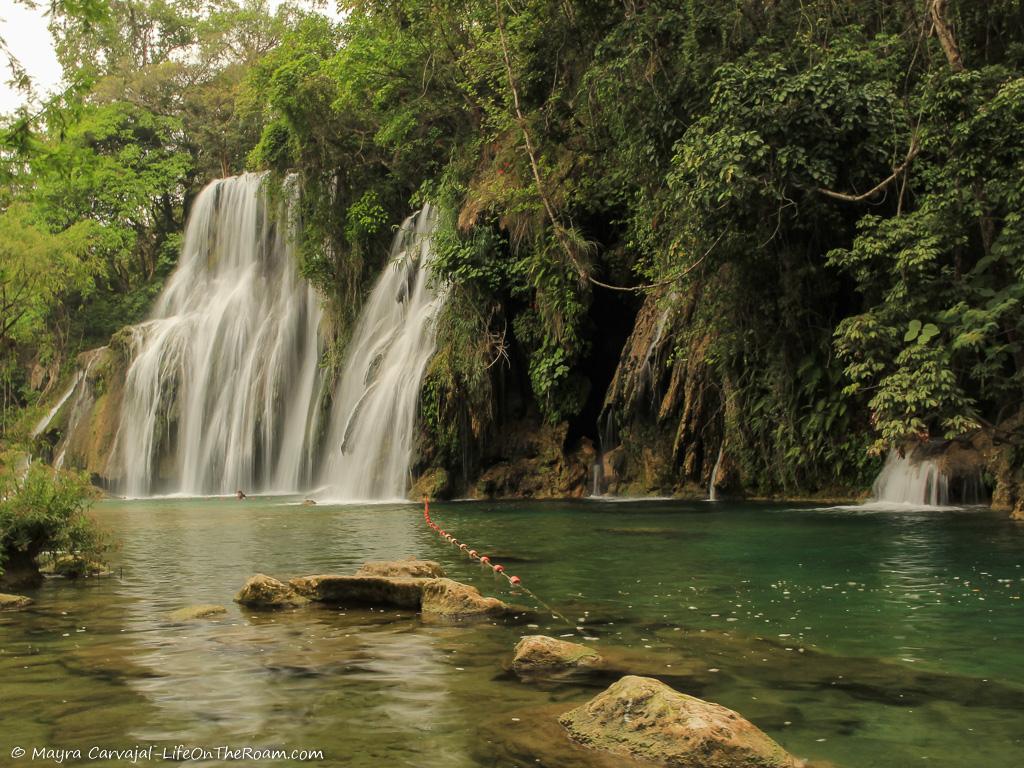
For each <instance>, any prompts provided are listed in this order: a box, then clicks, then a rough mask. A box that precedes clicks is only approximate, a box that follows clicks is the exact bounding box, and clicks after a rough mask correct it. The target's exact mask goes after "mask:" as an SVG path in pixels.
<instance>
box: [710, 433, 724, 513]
mask: <svg viewBox="0 0 1024 768" xmlns="http://www.w3.org/2000/svg"><path fill="white" fill-rule="evenodd" d="M724 455H725V440H723V441H722V442H721V443H720V444H719V446H718V458H717V459H715V467H714V469H712V470H711V479H710V480H709V481H708V501H718V488H717V486H716V483H717V482H718V470H719V468H720V467H721V466H722V456H724Z"/></svg>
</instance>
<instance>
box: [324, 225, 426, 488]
mask: <svg viewBox="0 0 1024 768" xmlns="http://www.w3.org/2000/svg"><path fill="white" fill-rule="evenodd" d="M436 224H437V213H436V211H435V210H434V209H433V208H432V207H431V206H429V205H427V206H425V207H424V208H423V210H421V211H420V212H419V213H417V214H415V215H413V216H410V217H409V218H408V219H406V220H405V222H404V223H403V224H402V226H401V228H400V229H399V231H398V232H397V233H396V235H395V239H394V241H393V243H392V245H391V264H390V265H389V266H388V267H385V269H384V272H383V274H381V276H380V278H379V279H378V280H377V284H376V285H375V286H374V289H373V293H372V294H371V296H370V298H369V300H368V301H367V303H366V306H365V307H364V308H363V311H362V314H361V316H360V319H359V323H358V325H357V326H356V330H355V334H354V336H353V338H352V341H351V343H350V345H349V352H348V354H347V356H346V359H345V364H344V368H343V373H342V379H341V382H340V384H339V385H338V389H337V391H336V392H335V397H334V411H333V418H332V422H333V423H332V426H331V430H330V433H329V436H328V443H327V445H328V450H329V454H328V457H327V461H326V464H325V470H324V473H323V477H322V481H323V487H322V488H321V490H320V493H319V494H318V495H319V496H320V497H321V498H323V499H329V500H340V501H362V500H387V499H401V498H403V497H404V496H405V493H406V490H407V489H408V487H409V465H410V462H411V460H412V452H413V438H414V432H415V428H416V414H417V406H418V404H419V394H420V388H421V386H422V383H423V375H424V373H425V372H426V368H427V363H428V362H429V361H430V358H431V356H432V355H433V354H434V348H435V340H436V322H435V321H436V319H437V315H438V312H439V311H440V309H441V307H442V306H443V305H444V300H445V291H444V289H443V288H441V289H439V288H437V287H435V286H434V285H432V284H431V282H430V270H429V268H428V267H429V264H430V260H431V257H432V250H431V237H432V235H433V232H434V228H435V227H436Z"/></svg>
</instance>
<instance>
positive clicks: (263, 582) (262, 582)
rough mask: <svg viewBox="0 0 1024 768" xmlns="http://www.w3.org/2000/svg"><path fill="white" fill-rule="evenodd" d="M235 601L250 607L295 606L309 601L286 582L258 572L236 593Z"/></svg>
mask: <svg viewBox="0 0 1024 768" xmlns="http://www.w3.org/2000/svg"><path fill="white" fill-rule="evenodd" d="M235 602H236V603H240V604H242V605H244V606H247V607H249V608H294V607H296V606H299V605H305V604H306V603H307V602H309V601H308V600H307V599H306V598H305V597H303V596H302V595H300V594H299V593H298V592H296V591H295V590H294V589H293V588H292V587H290V586H289V585H287V584H285V583H284V582H281V581H278V580H277V579H273V578H271V577H270V576H264V575H263V574H262V573H257V574H256V575H255V576H252V577H250V579H249V580H248V581H247V582H245V586H243V587H242V589H241V591H240V592H239V593H238V594H237V595H235Z"/></svg>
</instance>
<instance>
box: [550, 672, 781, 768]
mask: <svg viewBox="0 0 1024 768" xmlns="http://www.w3.org/2000/svg"><path fill="white" fill-rule="evenodd" d="M558 721H559V722H560V723H561V724H562V726H563V727H564V728H565V729H566V730H567V731H568V732H569V736H570V737H571V738H572V739H573V740H574V741H576V742H577V743H579V744H583V745H584V746H587V747H591V748H593V749H599V750H604V751H607V752H612V753H614V754H618V755H623V756H626V757H634V758H641V759H644V760H652V761H655V762H658V763H661V764H663V765H668V766H673V768H693V767H694V766H700V768H798V766H800V765H801V763H800V761H798V760H796V758H794V757H793V756H792V755H790V754H789V753H788V752H786V751H785V750H784V749H783V748H782V747H781V746H779V745H778V744H777V743H776V742H775V741H773V740H772V739H770V738H769V737H768V736H767V735H766V734H765V733H764V732H763V731H761V730H760V729H759V728H757V726H755V725H753V724H752V723H750V722H749V721H748V720H745V719H744V718H743V717H741V716H740V715H739V714H737V713H736V712H733V711H732V710H731V709H726V708H725V707H722V706H720V705H718V704H712V703H710V702H707V701H703V700H702V699H698V698H694V697H693V696H687V695H686V694H683V693H679V692H678V691H674V690H672V689H671V688H669V687H668V686H667V685H665V684H664V683H661V682H659V681H657V680H654V679H652V678H649V677H635V676H632V675H630V676H627V677H623V678H622V679H621V680H619V681H618V682H616V683H614V684H613V685H612V686H611V687H609V688H608V689H607V690H606V691H604V692H603V693H600V694H598V695H597V696H595V697H594V698H593V699H591V700H590V701H589V702H587V703H586V704H584V705H583V706H580V707H577V708H576V709H574V710H571V711H569V712H566V713H565V714H564V715H562V716H561V717H560V718H559V719H558Z"/></svg>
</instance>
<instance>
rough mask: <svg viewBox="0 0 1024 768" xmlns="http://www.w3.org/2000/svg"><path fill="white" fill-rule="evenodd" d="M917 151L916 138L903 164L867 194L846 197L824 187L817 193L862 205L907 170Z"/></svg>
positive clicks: (843, 193)
mask: <svg viewBox="0 0 1024 768" xmlns="http://www.w3.org/2000/svg"><path fill="white" fill-rule="evenodd" d="M918 150H919V147H918V146H917V138H916V137H915V138H914V139H912V140H911V142H910V149H909V150H907V156H906V158H905V159H904V160H903V162H902V163H900V164H899V165H898V166H897V167H896V168H894V169H893V172H892V173H891V174H890V175H889V176H887V177H886V178H884V179H882V181H880V182H878V183H877V184H875V186H873V187H872V188H871V189H869V190H868V191H867V192H862V193H861V194H859V195H848V194H846V193H845V192H833V191H832V190H831V189H825V188H824V187H818V192H819V193H821V194H822V195H825V196H826V197H831V198H832V199H833V200H841V201H843V202H844V203H862V202H864V201H865V200H868V199H870V198H872V197H874V196H875V195H877V194H878V193H879V192H881V191H882V190H883V189H885V188H886V187H887V186H889V185H890V184H892V183H893V182H894V181H896V179H898V178H899V177H900V175H901V174H902V173H903V172H904V171H906V170H907V166H909V165H910V162H911V160H913V159H914V158H915V157H917V153H918Z"/></svg>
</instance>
